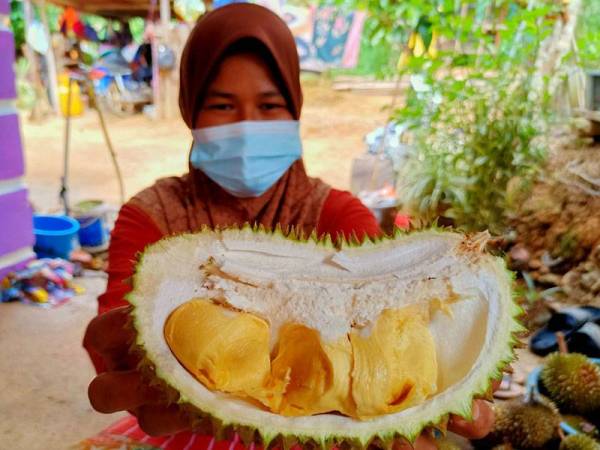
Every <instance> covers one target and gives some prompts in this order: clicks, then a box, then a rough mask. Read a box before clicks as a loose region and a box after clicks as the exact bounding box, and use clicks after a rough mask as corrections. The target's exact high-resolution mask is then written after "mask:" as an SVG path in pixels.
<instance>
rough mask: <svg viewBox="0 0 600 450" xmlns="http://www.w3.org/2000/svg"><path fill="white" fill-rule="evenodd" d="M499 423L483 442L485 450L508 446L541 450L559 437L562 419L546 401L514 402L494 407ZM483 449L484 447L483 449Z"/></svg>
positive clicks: (496, 423) (538, 399) (555, 409)
mask: <svg viewBox="0 0 600 450" xmlns="http://www.w3.org/2000/svg"><path fill="white" fill-rule="evenodd" d="M494 413H495V415H496V420H495V422H494V427H493V429H492V431H491V433H490V434H489V435H488V436H487V437H486V438H485V439H484V441H483V442H484V443H485V448H491V447H493V446H494V445H497V444H501V443H507V444H511V445H512V446H513V448H520V449H538V448H545V446H546V445H547V444H548V443H549V442H550V441H551V440H552V439H555V438H557V437H558V428H559V425H560V415H559V412H558V409H557V408H556V406H554V404H553V403H552V402H551V401H550V400H548V399H547V398H544V397H541V396H539V398H537V399H536V400H532V401H529V402H528V401H524V400H523V399H514V400H510V401H508V402H504V403H497V404H494ZM482 448H483V447H482Z"/></svg>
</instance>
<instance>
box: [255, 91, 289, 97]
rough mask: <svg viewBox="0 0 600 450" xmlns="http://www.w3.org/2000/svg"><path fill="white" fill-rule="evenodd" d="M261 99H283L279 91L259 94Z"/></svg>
mask: <svg viewBox="0 0 600 450" xmlns="http://www.w3.org/2000/svg"><path fill="white" fill-rule="evenodd" d="M260 96H261V97H283V95H281V92H279V91H265V92H261V93H260Z"/></svg>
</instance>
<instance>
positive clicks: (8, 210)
mask: <svg viewBox="0 0 600 450" xmlns="http://www.w3.org/2000/svg"><path fill="white" fill-rule="evenodd" d="M8 12H9V7H8V0H0V24H2V23H5V22H6V19H7V17H6V15H7V14H8ZM14 54H15V49H14V41H13V36H12V33H11V32H10V31H8V30H7V29H6V28H1V25H0V216H1V220H0V279H2V278H3V277H4V275H6V274H7V273H8V272H10V271H11V270H14V269H15V268H18V267H20V266H22V265H23V264H24V262H25V261H26V260H27V259H29V258H30V255H31V253H30V250H31V247H32V246H33V241H34V239H33V224H32V212H31V207H30V205H29V200H28V198H27V189H25V188H24V187H23V184H22V178H21V177H22V176H23V175H24V173H25V168H24V164H23V148H22V144H21V131H20V128H19V116H18V114H17V111H16V109H15V108H14V106H13V104H14V102H13V100H14V99H15V97H16V92H15V73H14ZM17 255H18V256H17Z"/></svg>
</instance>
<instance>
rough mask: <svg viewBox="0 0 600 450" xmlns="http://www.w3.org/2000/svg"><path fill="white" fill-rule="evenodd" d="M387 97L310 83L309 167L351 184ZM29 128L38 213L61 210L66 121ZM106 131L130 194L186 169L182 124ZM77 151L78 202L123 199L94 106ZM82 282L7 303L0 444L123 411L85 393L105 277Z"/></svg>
mask: <svg viewBox="0 0 600 450" xmlns="http://www.w3.org/2000/svg"><path fill="white" fill-rule="evenodd" d="M388 100H389V99H388V98H386V97H374V96H365V95H358V94H352V93H337V92H335V91H333V90H331V88H330V87H329V84H328V83H327V82H320V81H317V80H311V81H309V82H306V83H305V107H304V113H303V130H302V131H303V137H304V146H305V161H306V165H307V169H308V171H309V173H310V174H311V175H314V176H319V177H322V178H323V179H324V180H326V181H327V182H329V183H331V184H332V185H334V186H336V187H341V188H347V187H348V186H349V175H350V165H351V160H352V158H353V157H354V156H356V155H358V154H360V153H361V152H363V151H364V145H363V142H362V139H363V136H364V134H365V133H367V132H369V131H371V130H372V129H373V128H375V127H377V126H380V125H382V124H383V123H384V120H385V117H386V113H385V112H384V111H383V110H382V108H383V107H384V106H385V105H386V104H387V103H388ZM22 128H23V136H24V145H25V154H26V164H27V174H26V181H27V184H28V186H29V188H30V198H31V201H32V203H33V205H34V207H35V208H36V210H38V211H40V212H47V211H57V210H59V208H60V203H59V200H58V193H59V189H60V177H61V174H62V164H63V142H64V140H63V136H64V120H63V119H61V118H49V119H47V120H46V121H44V122H42V123H29V122H27V121H25V120H23V121H22ZM109 131H110V136H111V139H112V141H113V143H114V146H115V148H116V150H117V152H118V157H119V161H120V164H121V169H122V172H123V176H124V180H125V189H126V194H127V195H128V196H131V195H133V194H135V193H136V192H137V191H138V190H140V189H142V188H144V187H146V186H148V185H150V184H151V183H152V182H153V181H154V180H155V179H156V178H159V177H163V176H168V175H173V174H180V173H183V172H184V171H185V170H186V157H187V152H188V149H189V145H190V142H191V138H190V134H189V132H188V130H187V129H186V128H185V126H184V125H183V123H182V122H181V121H180V120H178V119H177V120H170V121H163V122H153V121H151V120H150V119H148V118H146V117H144V116H142V115H137V116H134V117H130V118H125V119H117V118H114V117H110V118H109ZM71 152H72V153H71V157H70V178H69V186H70V198H71V201H72V202H73V203H74V202H76V201H78V200H83V199H90V198H99V199H102V200H105V201H107V202H110V203H111V204H115V205H116V204H117V202H118V185H117V182H116V179H115V177H114V172H113V168H112V166H111V163H110V159H109V156H108V152H107V150H106V147H105V144H104V141H103V138H102V134H101V131H100V128H99V125H98V120H97V117H96V116H95V115H93V114H91V113H90V112H88V113H86V114H85V115H84V116H83V117H79V118H76V119H74V120H73V123H72V150H71ZM79 283H80V284H81V285H83V286H84V287H85V288H86V289H87V292H86V294H84V295H81V296H78V297H76V298H74V299H73V300H72V301H70V302H68V303H67V304H65V305H63V306H61V307H59V308H56V309H52V310H45V309H41V308H37V307H34V306H30V305H24V304H0V342H1V343H2V345H1V346H0V374H2V375H1V376H0V417H2V420H1V421H0V450H21V449H22V450H37V449H40V450H42V449H43V450H54V449H56V450H61V449H66V448H69V447H70V446H71V445H73V444H74V443H77V442H78V441H80V440H81V439H83V438H85V437H86V436H90V435H92V434H95V433H96V432H98V431H100V430H101V429H102V428H104V427H106V426H107V425H109V424H110V423H112V422H114V421H115V420H117V419H118V417H119V415H118V414H113V415H102V414H99V413H96V412H94V411H93V410H92V409H91V407H90V406H89V403H88V399H87V394H86V392H87V384H88V383H89V381H90V380H91V378H92V376H93V368H92V366H91V363H90V362H89V359H88V357H87V355H86V353H85V351H84V350H83V349H82V348H81V339H82V336H83V333H84V330H85V326H86V325H87V323H88V322H89V320H90V319H91V318H92V317H93V316H94V314H95V311H96V297H97V295H99V294H100V293H101V292H102V291H103V289H104V285H105V279H104V278H84V279H80V280H79Z"/></svg>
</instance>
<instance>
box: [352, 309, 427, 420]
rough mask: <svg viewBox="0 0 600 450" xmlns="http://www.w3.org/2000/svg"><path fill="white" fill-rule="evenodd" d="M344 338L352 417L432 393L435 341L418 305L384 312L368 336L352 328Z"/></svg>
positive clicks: (397, 407)
mask: <svg viewBox="0 0 600 450" xmlns="http://www.w3.org/2000/svg"><path fill="white" fill-rule="evenodd" d="M350 340H351V342H352V350H353V356H354V364H353V366H354V367H353V370H352V396H353V398H354V400H355V402H356V407H357V410H356V415H357V417H360V418H368V417H374V416H379V415H382V414H388V413H392V412H397V411H400V410H402V409H406V408H407V407H409V406H412V405H416V404H419V403H420V402H422V401H424V400H425V399H427V398H428V397H429V396H431V395H433V394H435V392H436V381H437V376H438V374H437V362H436V351H435V343H434V341H433V337H432V336H431V333H430V332H429V330H428V329H427V318H426V316H425V312H424V311H422V310H421V309H420V308H417V307H406V308H403V309H399V310H385V311H383V312H382V314H381V315H380V316H379V319H378V320H377V322H376V323H375V325H374V327H373V330H372V331H371V333H370V335H369V336H367V337H362V336H361V335H360V334H359V333H357V332H353V333H351V334H350Z"/></svg>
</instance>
